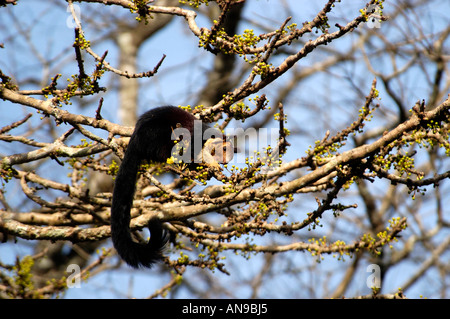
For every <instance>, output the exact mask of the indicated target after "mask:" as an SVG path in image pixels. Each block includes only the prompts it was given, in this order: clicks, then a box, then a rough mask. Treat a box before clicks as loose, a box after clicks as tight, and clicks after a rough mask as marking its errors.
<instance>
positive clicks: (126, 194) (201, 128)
mask: <svg viewBox="0 0 450 319" xmlns="http://www.w3.org/2000/svg"><path fill="white" fill-rule="evenodd" d="M196 121H198V122H196ZM195 123H197V125H195ZM198 124H199V125H198ZM177 129H182V130H183V129H184V132H186V133H189V134H187V135H183V138H182V139H181V140H180V139H179V136H176V135H177V134H176V132H177ZM208 130H213V134H209V137H208V136H207V135H208V134H205V133H207V131H208ZM209 133H211V131H209ZM216 133H218V134H216ZM198 134H201V139H200V137H199V136H198ZM186 136H187V137H186ZM196 141H201V145H200V147H199V146H196V145H195V143H196ZM180 142H181V145H183V146H184V147H185V148H184V149H183V150H184V152H182V153H183V154H182V155H184V157H183V159H184V161H186V159H188V160H190V161H192V162H196V163H206V164H207V165H210V166H213V167H217V166H218V163H226V162H228V161H229V160H231V158H232V157H233V151H231V150H234V149H233V148H232V145H231V144H230V143H231V142H229V141H227V140H226V139H224V138H223V136H222V135H221V134H220V132H218V131H217V130H214V129H211V128H209V126H208V125H206V124H205V123H202V122H200V121H199V120H198V119H197V118H196V117H195V116H193V115H192V114H191V113H189V112H187V111H184V110H182V109H180V108H178V107H174V106H162V107H158V108H155V109H152V110H150V111H147V112H146V113H144V114H143V115H142V116H141V117H140V118H139V120H138V121H137V123H136V126H135V129H134V132H133V135H132V136H131V138H130V141H129V144H128V147H127V150H126V152H125V156H124V158H123V160H122V163H121V165H120V168H119V172H118V173H117V176H116V179H115V185H114V192H113V198H112V205H111V233H112V241H113V244H114V247H115V249H116V250H117V253H118V254H119V256H120V257H121V258H122V259H123V260H124V261H125V262H126V263H127V264H128V265H130V266H131V267H133V268H139V267H148V268H150V267H151V266H152V265H153V264H154V263H156V262H157V261H159V260H161V259H162V258H163V250H164V247H165V245H166V244H167V241H168V239H169V236H168V233H167V231H165V230H164V228H163V225H162V222H161V221H160V220H159V219H156V218H153V219H151V220H150V221H149V223H148V225H147V227H148V229H149V230H150V235H151V237H150V240H149V242H148V243H145V244H142V243H138V242H136V241H134V240H133V239H132V236H131V231H130V220H131V217H130V210H131V207H132V205H133V197H134V193H135V188H136V187H135V184H136V178H137V173H138V170H139V167H140V165H141V162H142V161H143V160H147V161H154V162H162V163H164V162H166V161H167V159H169V158H171V157H173V156H174V154H175V155H179V154H180V151H179V148H178V149H177V148H176V144H178V143H180ZM174 149H175V150H176V152H175V153H174ZM175 157H176V156H175Z"/></svg>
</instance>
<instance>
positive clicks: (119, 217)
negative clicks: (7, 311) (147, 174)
mask: <svg viewBox="0 0 450 319" xmlns="http://www.w3.org/2000/svg"><path fill="white" fill-rule="evenodd" d="M132 148H133V147H132V143H130V145H129V146H128V149H127V151H126V153H125V157H124V159H123V161H122V164H121V165H120V168H119V172H118V173H117V176H116V181H115V185H114V192H113V199H112V205H111V233H112V241H113V244H114V247H115V248H116V250H117V253H118V254H119V256H120V257H121V258H122V259H123V260H124V261H125V262H126V263H127V264H128V265H130V266H131V267H133V268H139V267H148V268H150V267H151V266H152V265H153V264H154V263H155V262H157V261H158V260H161V259H162V258H163V255H162V251H163V249H164V246H165V245H166V243H167V241H168V235H167V232H166V231H164V229H163V227H162V223H161V221H160V220H158V219H153V220H150V222H149V224H148V228H149V230H150V241H149V242H148V243H146V244H141V243H137V242H135V241H134V240H133V239H132V237H131V231H130V220H131V217H130V210H131V206H132V204H133V197H134V192H135V184H136V176H137V173H138V169H139V165H140V162H141V161H140V158H139V157H138V155H137V154H136V152H133V149H132Z"/></svg>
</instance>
